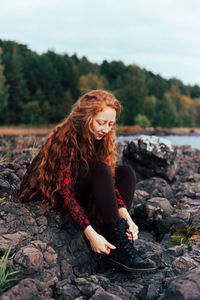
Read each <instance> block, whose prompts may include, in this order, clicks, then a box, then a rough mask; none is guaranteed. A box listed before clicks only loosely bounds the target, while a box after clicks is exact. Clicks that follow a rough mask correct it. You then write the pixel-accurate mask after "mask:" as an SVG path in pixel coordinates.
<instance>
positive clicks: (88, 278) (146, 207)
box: [0, 137, 200, 300]
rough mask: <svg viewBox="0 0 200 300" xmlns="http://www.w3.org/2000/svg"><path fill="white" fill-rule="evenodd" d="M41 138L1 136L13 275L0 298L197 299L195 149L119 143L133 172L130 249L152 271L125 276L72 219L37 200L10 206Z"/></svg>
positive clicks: (3, 230)
mask: <svg viewBox="0 0 200 300" xmlns="http://www.w3.org/2000/svg"><path fill="white" fill-rule="evenodd" d="M42 142H43V139H41V138H40V137H26V138H16V137H9V139H8V138H6V137H2V138H1V139H0V157H1V162H0V257H1V256H2V255H3V254H4V252H5V250H7V249H8V248H11V252H10V255H9V259H8V265H7V270H8V271H9V272H12V271H16V270H18V271H19V272H18V273H17V274H16V275H13V278H14V279H15V280H13V281H11V282H9V284H8V286H7V288H8V289H7V290H6V291H5V292H4V293H3V294H2V295H1V296H0V299H1V300H10V299H11V300H12V299H15V300H16V299H19V300H22V299H23V300H28V299H35V300H36V299H37V300H38V299H46V300H47V299H48V300H50V299H59V300H62V299H63V300H64V299H67V300H68V299H99V300H102V299H108V300H109V299H126V300H127V299H133V300H134V299H147V300H151V299H159V300H169V299H170V300H171V299H179V300H181V299H190V300H199V299H200V150H195V149H192V148H191V147H189V146H182V147H173V148H172V147H170V145H168V144H166V143H165V141H163V140H162V139H161V140H159V139H155V138H153V139H149V138H148V137H146V138H145V137H144V138H143V139H138V141H137V142H136V143H133V142H130V143H123V144H120V145H118V159H119V163H121V161H122V160H123V163H126V164H130V165H132V166H133V167H134V169H135V170H136V173H137V178H138V182H137V188H136V193H135V197H134V205H133V207H132V209H131V215H132V217H133V219H134V221H135V223H136V224H138V226H139V228H140V235H139V240H138V241H137V242H135V247H136V248H137V249H138V250H139V251H140V253H141V255H142V256H143V257H144V258H145V257H148V258H150V259H152V260H153V261H155V263H156V265H157V268H158V270H157V272H155V273H153V274H130V273H126V272H124V271H121V270H113V269H112V268H110V267H109V266H107V265H106V264H105V263H103V262H101V260H99V259H98V257H97V256H96V254H94V253H93V252H92V251H91V250H90V247H89V245H88V243H87V241H86V240H85V238H84V236H83V234H81V233H80V232H79V230H78V228H77V227H76V226H75V225H74V223H73V221H72V220H71V219H70V218H69V217H68V216H67V215H65V214H60V213H57V212H55V211H52V212H50V213H47V212H46V211H45V209H44V207H43V206H42V205H41V203H39V202H37V203H30V204H26V205H25V204H19V203H13V201H12V200H13V198H14V196H15V194H16V192H17V190H18V188H19V184H20V180H21V178H22V176H23V174H24V172H25V170H26V168H27V166H28V165H29V163H30V161H31V159H32V157H33V156H34V154H35V152H36V148H37V147H38V145H40V144H41V143H42Z"/></svg>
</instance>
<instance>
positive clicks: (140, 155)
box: [123, 135, 177, 181]
mask: <svg viewBox="0 0 200 300" xmlns="http://www.w3.org/2000/svg"><path fill="white" fill-rule="evenodd" d="M123 161H124V162H125V163H128V164H131V165H132V166H133V167H134V169H135V170H136V173H139V174H140V175H141V177H142V178H149V177H155V176H158V177H162V178H164V179H166V180H167V181H172V180H173V178H174V177H175V175H176V170H177V164H176V152H175V151H174V149H173V148H172V146H171V143H170V142H169V141H168V140H166V139H163V138H158V137H156V136H145V135H141V136H140V137H138V138H137V139H136V140H134V141H131V142H129V143H128V144H127V147H126V148H125V149H124V152H123Z"/></svg>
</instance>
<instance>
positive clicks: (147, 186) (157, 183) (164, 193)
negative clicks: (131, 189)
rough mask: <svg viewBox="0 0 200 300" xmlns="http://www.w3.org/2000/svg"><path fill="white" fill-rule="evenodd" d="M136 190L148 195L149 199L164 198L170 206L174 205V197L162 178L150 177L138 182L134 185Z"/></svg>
mask: <svg viewBox="0 0 200 300" xmlns="http://www.w3.org/2000/svg"><path fill="white" fill-rule="evenodd" d="M136 189H137V190H142V191H145V192H147V193H148V194H149V198H153V197H161V198H166V199H168V200H169V201H170V203H171V204H173V203H174V195H173V192H172V189H171V187H170V185H169V184H168V183H167V182H166V181H165V180H164V179H162V178H158V177H152V178H150V179H146V180H143V181H140V182H138V183H137V185H136Z"/></svg>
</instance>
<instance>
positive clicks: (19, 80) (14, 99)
mask: <svg viewBox="0 0 200 300" xmlns="http://www.w3.org/2000/svg"><path fill="white" fill-rule="evenodd" d="M7 68H8V73H7V80H8V82H9V86H10V89H9V92H10V97H9V102H8V108H9V122H10V123H12V124H19V123H20V122H21V115H22V112H23V106H24V104H25V103H27V102H28V100H29V92H28V89H27V86H26V81H25V79H24V74H23V67H22V58H21V56H20V54H19V51H18V48H17V46H14V47H13V49H12V52H11V53H10V61H9V63H8V65H7Z"/></svg>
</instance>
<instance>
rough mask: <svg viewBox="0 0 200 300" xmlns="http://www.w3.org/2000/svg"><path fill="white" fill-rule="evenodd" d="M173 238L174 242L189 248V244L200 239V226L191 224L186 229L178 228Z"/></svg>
mask: <svg viewBox="0 0 200 300" xmlns="http://www.w3.org/2000/svg"><path fill="white" fill-rule="evenodd" d="M171 238H172V243H173V244H175V245H179V246H181V247H184V248H188V246H189V244H195V243H196V242H197V241H198V240H199V239H200V226H192V225H189V226H187V227H186V228H184V229H182V228H176V230H175V232H174V233H173V234H172V235H171Z"/></svg>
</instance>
